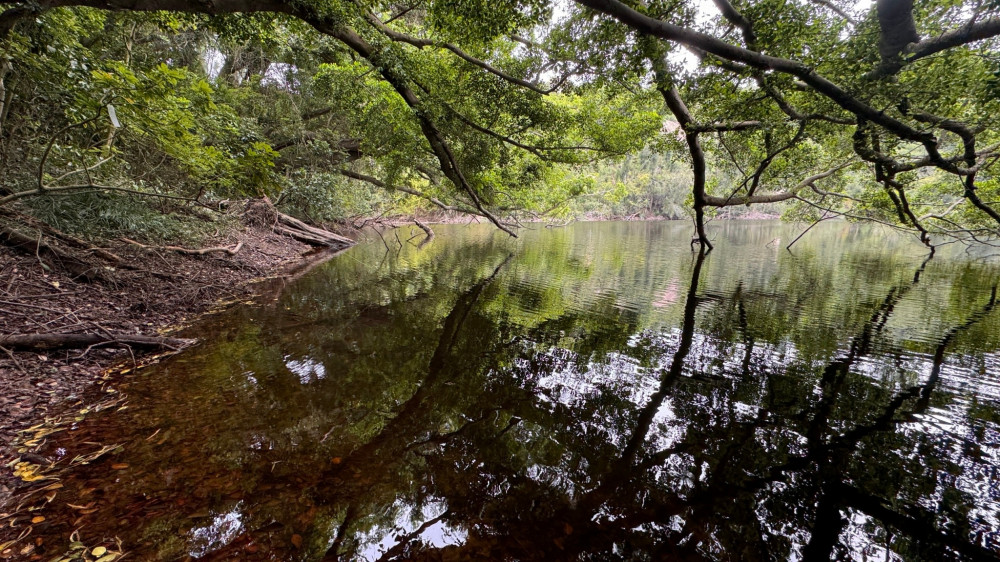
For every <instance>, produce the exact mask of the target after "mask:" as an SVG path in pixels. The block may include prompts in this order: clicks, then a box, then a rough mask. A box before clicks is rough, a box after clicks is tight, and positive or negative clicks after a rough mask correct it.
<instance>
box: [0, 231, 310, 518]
mask: <svg viewBox="0 0 1000 562" xmlns="http://www.w3.org/2000/svg"><path fill="white" fill-rule="evenodd" d="M3 218H4V228H8V227H9V228H16V229H17V230H18V231H20V232H24V231H31V228H30V227H35V228H42V226H41V225H38V224H26V223H24V222H23V220H21V221H19V220H18V219H25V218H26V217H11V216H5V217H3ZM28 220H29V221H30V219H28ZM12 224H13V226H11V225H12ZM220 230H223V232H219V233H218V234H217V235H216V236H214V237H211V238H210V239H207V240H204V241H203V243H202V244H200V245H199V246H200V247H199V248H182V247H178V246H154V245H151V244H141V243H137V242H136V241H134V240H130V239H118V240H112V241H107V242H105V243H101V244H100V248H97V247H91V248H89V249H82V248H79V247H77V248H74V247H72V246H73V245H72V244H66V243H65V240H63V239H61V238H60V237H59V236H56V235H46V236H45V237H44V238H40V240H42V242H41V243H40V244H38V245H37V246H36V250H37V251H35V252H34V254H33V253H32V252H30V251H27V252H26V251H24V248H21V249H15V248H12V247H10V246H9V245H3V246H0V307H2V308H0V310H2V311H3V312H2V313H0V340H2V341H4V342H5V343H6V345H3V346H0V465H3V467H4V469H3V470H0V505H4V504H5V503H6V502H7V500H8V499H9V498H10V497H11V496H12V495H13V494H15V493H16V490H17V488H18V487H19V486H20V484H21V481H20V479H19V478H17V477H15V476H14V475H13V467H14V466H15V465H16V464H17V462H18V461H21V460H31V461H35V462H42V461H44V459H34V458H31V457H32V454H31V453H30V452H28V453H25V452H23V451H22V452H19V451H18V450H17V449H16V448H15V445H16V443H17V441H18V437H19V435H20V434H21V433H22V432H23V431H24V430H25V429H27V428H29V427H31V426H34V425H36V424H39V423H42V422H44V421H46V420H47V419H49V418H50V417H51V416H52V415H55V414H56V413H57V412H65V411H68V410H70V409H73V408H83V407H86V406H87V405H89V404H90V403H91V402H93V401H94V400H95V398H94V396H95V395H96V394H100V392H102V388H104V387H105V386H106V384H105V383H108V382H113V381H111V380H110V379H112V375H111V374H109V369H111V368H112V367H114V366H116V365H122V364H125V365H126V366H130V365H129V364H130V363H133V362H134V363H136V364H141V363H143V362H148V361H150V360H155V358H156V357H157V356H158V355H160V354H163V353H171V352H174V351H176V349H177V348H179V347H182V346H183V345H186V342H183V341H177V340H174V339H172V338H170V337H169V335H170V334H171V333H172V332H173V331H176V330H177V329H179V328H180V327H183V326H185V325H188V324H190V323H191V322H193V321H194V320H195V319H197V318H198V317H200V316H201V315H203V314H205V313H206V312H209V311H211V310H212V309H213V308H216V307H221V306H225V305H226V304H229V303H234V302H241V301H245V300H248V299H250V298H253V297H254V296H255V295H257V294H258V292H259V290H260V289H259V285H258V284H257V283H256V281H258V280H261V279H262V278H269V277H276V276H282V275H291V274H293V273H294V272H295V271H296V270H298V269H299V268H301V267H302V266H303V265H304V264H309V263H312V261H314V260H315V258H313V257H312V256H317V254H319V256H318V257H319V258H322V257H323V255H322V254H324V253H328V252H324V251H323V250H318V249H317V248H316V247H314V246H313V245H309V244H306V243H304V242H301V241H298V240H295V239H293V238H291V237H289V236H287V235H284V234H279V233H277V232H275V230H273V229H272V228H269V227H261V226H254V225H252V224H248V225H241V224H240V223H233V224H230V225H229V228H223V229H220ZM37 232H41V230H37ZM69 240H72V237H69ZM46 246H48V247H49V248H51V249H52V250H53V251H55V252H59V253H60V255H59V256H56V255H54V254H50V255H47V254H46V253H45V248H46ZM75 259H80V260H81V261H85V262H86V263H89V264H92V267H91V269H90V271H89V272H88V273H86V274H81V273H80V272H79V271H78V270H77V268H74V267H72V265H74V264H72V263H71V264H67V263H66V260H75ZM67 265H68V266H69V267H65V266H67ZM17 335H30V336H36V335H43V336H45V338H43V339H42V341H29V342H24V341H20V342H16V343H17V345H12V344H11V343H10V342H12V341H14V339H15V338H12V336H17ZM81 337H91V338H94V339H95V341H94V342H93V343H87V342H84V344H83V345H72V346H67V345H57V343H58V341H59V339H60V338H63V339H66V338H81ZM36 339H37V338H36ZM25 344H28V345H25ZM109 390H110V388H109ZM25 456H27V457H28V459H23V458H22V457H25Z"/></svg>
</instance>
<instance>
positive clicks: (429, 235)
mask: <svg viewBox="0 0 1000 562" xmlns="http://www.w3.org/2000/svg"><path fill="white" fill-rule="evenodd" d="M413 223H414V224H416V225H417V226H419V227H420V230H423V231H424V233H426V234H427V239H431V238H434V231H433V230H431V227H429V226H427V225H426V224H424V223H422V222H420V219H418V218H416V217H414V218H413Z"/></svg>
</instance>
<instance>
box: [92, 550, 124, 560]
mask: <svg viewBox="0 0 1000 562" xmlns="http://www.w3.org/2000/svg"><path fill="white" fill-rule="evenodd" d="M115 558H118V553H117V552H110V553H108V554H105V555H104V556H102V557H100V558H98V559H97V560H95V561H94V562H111V561H112V560H114V559H115Z"/></svg>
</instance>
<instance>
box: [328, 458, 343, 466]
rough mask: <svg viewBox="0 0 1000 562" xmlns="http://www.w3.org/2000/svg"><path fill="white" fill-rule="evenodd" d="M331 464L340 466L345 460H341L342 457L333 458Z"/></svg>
mask: <svg viewBox="0 0 1000 562" xmlns="http://www.w3.org/2000/svg"><path fill="white" fill-rule="evenodd" d="M330 462H332V463H333V464H340V463H341V462H343V459H341V458H340V457H333V458H332V459H330Z"/></svg>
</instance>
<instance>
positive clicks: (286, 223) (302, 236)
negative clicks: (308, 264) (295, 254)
mask: <svg viewBox="0 0 1000 562" xmlns="http://www.w3.org/2000/svg"><path fill="white" fill-rule="evenodd" d="M276 213H277V222H276V223H275V225H274V231H275V232H277V233H278V234H284V235H285V236H291V237H292V238H294V239H296V240H298V241H299V242H305V243H306V244H312V245H314V246H330V247H331V248H346V247H348V246H353V245H354V240H351V239H350V238H347V237H346V236H340V235H339V234H334V233H332V232H330V231H328V230H323V229H322V228H316V227H314V226H309V225H308V224H306V223H304V222H302V221H300V220H299V219H297V218H295V217H292V216H289V215H286V214H285V213H282V212H280V211H278V212H276Z"/></svg>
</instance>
